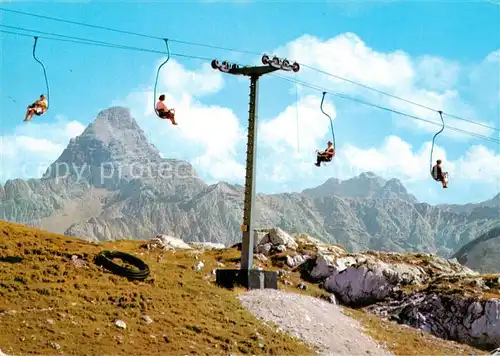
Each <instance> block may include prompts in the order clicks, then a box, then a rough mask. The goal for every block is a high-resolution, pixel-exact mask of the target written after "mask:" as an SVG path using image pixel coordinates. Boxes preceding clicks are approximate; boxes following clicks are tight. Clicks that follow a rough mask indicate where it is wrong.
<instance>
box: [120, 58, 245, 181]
mask: <svg viewBox="0 0 500 356" xmlns="http://www.w3.org/2000/svg"><path fill="white" fill-rule="evenodd" d="M167 66H168V67H167ZM163 69H165V70H164V71H163ZM161 73H162V74H161V75H160V79H159V83H160V84H159V85H158V90H157V95H159V94H160V93H164V94H165V95H166V105H167V106H168V107H169V108H175V112H176V115H175V116H176V121H177V122H178V125H177V126H173V125H172V124H171V123H170V121H169V120H160V119H158V118H157V117H156V115H155V113H154V111H153V102H154V98H153V92H152V90H147V91H141V92H133V93H130V95H129V96H128V97H127V98H126V99H125V100H124V101H123V102H122V101H119V102H118V101H117V102H115V103H114V104H115V105H124V106H126V107H130V108H131V110H132V113H133V114H134V116H135V117H136V119H137V120H138V122H139V124H140V125H141V127H142V128H143V129H144V130H145V131H146V133H149V136H150V139H151V140H152V141H153V143H154V144H155V146H156V147H157V148H158V149H159V150H160V151H161V152H162V154H163V155H164V156H166V157H171V158H172V157H176V158H179V159H189V160H190V161H191V162H192V163H193V164H194V166H195V168H201V169H202V170H204V172H205V173H208V175H209V177H208V179H217V180H242V179H243V177H244V167H243V165H242V164H241V163H239V162H237V161H236V154H237V151H236V148H237V145H238V143H239V142H241V140H242V139H243V138H244V137H245V134H244V131H243V129H242V128H241V127H240V124H239V121H238V118H237V117H236V115H235V114H234V113H233V111H232V110H231V109H229V108H225V107H221V106H217V105H204V104H203V103H201V102H200V101H199V100H197V99H196V98H195V97H196V96H203V95H207V94H214V93H216V92H217V91H219V90H220V89H221V88H222V87H223V85H224V82H223V78H222V76H221V75H220V73H218V72H216V71H214V70H213V69H212V68H211V67H210V66H209V65H203V66H202V67H201V69H200V70H195V71H191V70H188V69H186V68H184V67H183V66H182V65H181V64H179V63H178V62H176V61H175V60H170V61H169V62H168V63H167V64H166V65H165V66H164V67H163V68H162V72H161Z"/></svg>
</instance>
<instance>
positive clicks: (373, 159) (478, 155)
mask: <svg viewBox="0 0 500 356" xmlns="http://www.w3.org/2000/svg"><path fill="white" fill-rule="evenodd" d="M430 149H431V142H426V143H424V144H423V145H422V146H421V147H420V148H419V149H418V150H415V149H414V148H413V147H412V146H411V145H410V144H408V143H407V142H405V141H404V140H402V139H401V138H400V137H397V136H388V137H386V139H385V141H384V143H383V144H382V145H381V146H380V147H374V148H370V149H360V148H357V147H356V146H354V145H348V146H346V147H345V148H344V149H343V150H342V153H341V156H344V157H345V158H346V159H347V160H348V161H349V162H350V164H351V165H352V166H353V167H354V168H358V169H359V171H373V172H374V173H376V174H378V175H380V176H382V177H386V178H392V177H396V178H399V179H400V180H402V181H403V182H411V181H419V180H426V179H429V175H430V172H429V169H430ZM437 159H441V160H442V161H443V168H444V170H445V171H447V172H449V174H450V178H451V180H452V181H453V180H454V181H457V180H458V181H462V182H463V181H469V182H470V181H475V182H481V183H483V184H487V183H489V184H498V182H499V181H500V153H495V152H494V151H492V150H488V149H487V148H486V147H484V146H482V145H474V146H471V147H469V149H468V150H467V151H466V152H465V153H464V155H462V156H461V157H460V158H458V159H456V160H449V159H448V157H447V154H446V152H445V150H444V149H443V148H442V147H439V146H438V145H435V146H434V152H433V164H434V163H435V161H436V160H437Z"/></svg>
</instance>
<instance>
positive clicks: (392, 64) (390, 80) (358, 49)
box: [270, 33, 500, 139]
mask: <svg viewBox="0 0 500 356" xmlns="http://www.w3.org/2000/svg"><path fill="white" fill-rule="evenodd" d="M270 53H273V54H277V55H278V56H280V57H287V58H289V59H290V60H294V61H298V62H300V63H303V64H305V65H304V66H302V69H301V71H300V72H299V73H298V74H293V76H294V77H298V78H300V79H302V80H304V81H306V82H309V83H314V84H315V85H316V86H320V87H324V88H325V89H328V90H329V91H334V92H342V93H346V94H350V95H354V96H362V97H363V98H365V99H367V100H369V101H370V102H372V103H375V104H378V105H383V106H387V107H390V108H393V109H396V110H398V111H402V112H405V113H408V114H410V115H414V116H418V117H421V118H423V119H426V120H431V121H435V122H438V123H439V122H440V119H439V117H438V114H437V113H436V112H432V111H430V110H428V109H425V108H422V107H419V106H417V105H412V104H410V103H408V102H404V101H401V100H398V99H395V98H391V97H389V96H384V95H381V94H379V93H376V92H374V91H372V90H369V89H367V88H363V87H360V86H358V85H355V84H353V83H349V82H347V81H344V80H340V79H338V78H336V77H334V76H328V75H325V74H324V73H318V72H317V71H313V70H311V69H309V68H308V67H307V66H310V67H314V68H317V69H319V70H321V71H324V72H327V73H332V74H334V75H336V76H340V77H343V78H347V79H349V80H351V81H354V82H358V83H361V84H364V85H366V86H369V87H372V88H375V89H378V90H381V91H384V92H388V93H390V94H393V95H395V96H398V97H402V98H404V99H407V100H409V101H412V102H415V103H419V104H422V105H425V106H428V107H431V108H433V109H436V110H442V111H444V112H445V113H451V114H453V115H457V116H460V117H464V118H467V119H469V120H474V121H477V122H481V123H483V124H486V125H489V126H492V125H494V124H492V123H491V122H484V120H481V119H480V118H479V115H478V113H477V112H476V110H474V109H473V108H472V107H471V106H470V105H468V104H467V103H465V101H464V100H463V99H462V97H461V95H460V94H459V93H458V92H457V90H456V84H457V82H458V81H459V78H460V74H461V73H462V67H461V66H460V64H459V63H457V62H454V61H449V60H446V59H443V58H438V57H434V56H429V55H426V56H423V57H421V58H417V59H415V60H414V59H412V58H411V57H410V56H409V55H408V54H407V53H405V52H403V51H394V52H389V53H382V52H377V51H376V50H374V49H372V48H370V47H368V46H367V45H366V44H365V43H364V42H363V41H362V40H361V39H360V38H359V37H358V36H357V35H355V34H353V33H345V34H341V35H338V36H336V37H334V38H331V39H327V40H324V41H323V40H320V39H318V38H316V37H313V36H310V35H304V36H301V37H299V38H297V39H296V40H294V41H292V42H289V43H288V44H286V45H285V46H282V47H279V48H277V49H275V50H274V51H271V52H270ZM495 53H496V54H495ZM499 53H500V52H498V53H497V52H494V53H492V54H490V56H489V57H488V58H487V59H486V60H485V62H484V63H483V64H482V70H481V71H479V72H477V73H475V76H474V78H476V80H477V81H479V80H481V79H484V78H483V77H484V76H488V75H489V76H491V75H492V74H494V75H493V76H494V77H495V75H497V76H498V75H500V74H499V73H498V58H499V56H500V54H499ZM495 65H496V66H497V67H496V72H494V71H493V66H495ZM485 72H486V73H487V74H484V73H485ZM287 75H291V74H287ZM488 82H491V83H493V81H492V80H491V79H489V81H488ZM492 85H493V84H491V85H490V86H491V87H492ZM494 92H495V95H498V94H497V93H498V92H499V91H498V85H497V88H496V90H495V91H494ZM354 105H359V104H354ZM397 120H398V125H400V126H407V127H411V128H419V129H421V130H424V131H426V132H437V131H438V130H439V127H438V126H435V125H432V124H428V123H425V122H421V121H416V120H411V119H409V118H405V117H402V116H399V115H398V117H397ZM446 124H447V125H450V126H454V127H457V128H459V129H462V130H468V131H472V132H474V133H477V134H481V135H487V136H490V135H492V134H493V133H494V132H493V131H492V130H490V129H487V128H484V127H481V126H478V125H473V124H470V123H467V122H464V121H460V120H456V119H453V118H449V117H448V118H447V119H446ZM443 136H449V137H451V138H455V139H465V138H470V136H465V135H464V134H460V133H457V132H456V131H453V130H445V132H443Z"/></svg>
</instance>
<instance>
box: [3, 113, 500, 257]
mask: <svg viewBox="0 0 500 356" xmlns="http://www.w3.org/2000/svg"><path fill="white" fill-rule="evenodd" d="M139 168H140V169H139ZM243 194H244V191H243V187H242V186H239V185H233V184H230V183H226V182H218V183H216V184H213V185H208V184H206V183H205V182H204V181H203V180H201V179H200V178H199V177H198V174H197V172H196V170H195V169H194V167H193V166H192V165H191V164H189V163H188V162H185V161H180V160H175V159H166V158H162V157H161V155H160V153H159V151H158V150H157V149H156V148H155V147H154V146H153V145H151V144H150V143H149V142H147V139H146V136H145V135H144V132H143V131H142V129H141V128H140V127H139V126H138V125H137V122H136V121H135V119H134V118H133V117H132V116H131V114H130V111H129V110H128V109H126V108H123V107H111V108H108V109H105V110H103V111H101V112H100V113H99V114H98V115H97V117H96V119H95V120H94V121H93V122H92V123H90V124H89V126H88V127H87V128H86V129H85V130H84V132H83V133H82V134H81V135H80V136H78V137H76V138H74V139H71V140H70V142H69V144H68V146H67V147H66V149H65V150H63V152H62V153H61V155H60V156H59V158H58V159H57V160H56V161H54V163H52V164H51V165H50V166H49V168H48V169H47V171H46V174H44V176H43V177H42V178H41V179H29V180H27V181H23V180H9V181H7V182H6V183H5V185H4V186H3V187H0V197H2V201H1V202H0V216H1V217H2V218H3V219H4V220H9V221H13V222H20V223H24V224H26V225H31V226H36V227H43V228H44V229H47V230H49V231H54V232H60V230H61V229H63V228H64V231H62V232H64V233H65V234H67V235H71V236H83V237H86V238H87V239H89V240H112V239H124V238H134V239H149V238H150V237H151V236H153V235H155V234H158V233H166V234H172V235H175V236H182V237H183V238H184V239H186V240H187V241H195V242H196V241H211V242H218V243H224V244H226V245H229V244H232V243H234V242H237V241H238V240H239V239H240V234H241V232H240V224H241V219H242V214H243ZM488 202H489V201H487V202H485V204H486V205H481V203H480V204H479V205H477V206H476V207H475V208H474V209H472V210H471V209H470V208H468V209H465V210H464V209H462V210H464V211H461V210H460V209H458V207H452V206H446V207H439V206H432V205H429V204H426V203H421V202H418V200H417V199H416V198H415V197H414V196H413V195H411V194H409V193H408V191H407V190H406V188H405V187H404V185H403V184H402V183H401V182H400V181H399V180H397V179H395V178H394V179H389V180H386V179H383V178H381V177H379V176H377V175H375V174H374V173H373V172H365V173H362V174H360V175H359V176H357V177H353V178H351V179H348V180H345V181H341V180H338V179H336V178H330V179H328V180H327V181H325V182H324V183H323V184H322V185H320V186H318V187H314V188H309V189H305V190H303V191H302V192H294V193H291V194H286V193H282V194H273V195H265V194H258V196H257V199H256V204H257V219H256V222H257V225H256V227H259V226H264V227H265V226H277V227H281V228H283V229H284V230H286V231H290V232H308V233H309V234H311V235H313V236H317V237H318V238H320V239H322V240H324V241H326V242H332V243H339V244H342V245H343V246H345V247H346V248H347V249H348V250H352V251H354V252H356V251H360V250H368V249H382V250H394V251H409V250H417V251H419V250H420V251H424V252H437V253H440V254H442V255H448V254H450V253H451V252H454V251H456V250H457V249H458V248H459V247H460V246H462V245H463V244H465V243H467V242H469V241H472V240H473V239H474V238H475V237H476V236H477V232H478V231H479V230H483V229H487V228H488V227H489V226H490V225H491V224H492V223H493V222H494V221H495V214H496V213H498V209H497V210H495V209H496V205H495V204H490V203H488ZM488 204H490V205H488ZM478 212H479V213H478Z"/></svg>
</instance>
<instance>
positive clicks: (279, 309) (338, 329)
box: [239, 289, 392, 356]
mask: <svg viewBox="0 0 500 356" xmlns="http://www.w3.org/2000/svg"><path fill="white" fill-rule="evenodd" d="M239 299H240V301H241V303H242V304H243V306H244V307H245V308H247V309H248V310H249V311H250V312H251V313H253V314H254V315H255V316H256V317H258V318H259V319H262V320H265V321H268V322H273V323H275V324H276V325H278V326H279V327H281V328H282V329H283V330H285V331H287V332H289V333H290V334H291V335H293V336H296V337H298V338H299V339H301V340H302V341H303V342H304V343H307V344H309V345H312V346H316V347H317V348H318V349H319V352H320V354H321V355H380V356H389V355H392V354H391V353H390V352H388V351H386V350H385V349H384V348H383V347H381V346H379V345H377V343H375V342H374V341H373V340H372V339H370V338H369V337H368V336H366V335H365V334H364V333H363V331H362V329H361V326H360V325H359V323H358V322H357V321H355V320H353V319H351V318H349V317H348V316H346V315H345V314H343V313H342V311H341V309H340V308H339V307H338V306H336V305H333V304H330V303H328V302H326V301H323V300H321V299H318V298H314V297H309V296H304V295H300V294H296V293H285V292H282V291H277V290H273V289H264V290H252V291H249V292H247V293H244V294H242V295H240V297H239Z"/></svg>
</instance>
